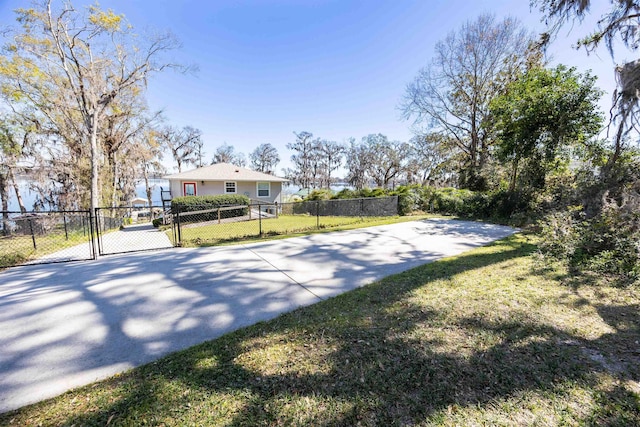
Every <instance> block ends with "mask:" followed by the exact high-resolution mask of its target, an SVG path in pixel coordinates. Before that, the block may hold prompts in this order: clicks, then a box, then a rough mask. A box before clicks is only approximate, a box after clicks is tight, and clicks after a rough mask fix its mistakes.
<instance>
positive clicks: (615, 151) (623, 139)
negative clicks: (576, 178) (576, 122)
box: [531, 0, 640, 176]
mask: <svg viewBox="0 0 640 427" xmlns="http://www.w3.org/2000/svg"><path fill="white" fill-rule="evenodd" d="M531 3H532V5H537V6H539V8H540V10H541V11H542V12H543V13H544V14H545V17H546V19H547V21H548V22H549V23H550V24H551V28H550V31H549V32H548V33H545V34H543V35H542V38H543V41H544V42H545V43H549V42H550V41H551V40H552V38H553V35H554V34H555V33H556V32H557V30H558V29H559V28H560V27H561V26H562V25H564V24H566V23H572V21H574V20H575V19H577V20H582V19H583V18H584V17H585V15H586V14H588V13H589V10H590V6H591V3H592V2H591V0H560V1H558V0H532V1H531ZM609 3H610V5H611V6H610V8H609V10H608V11H607V12H606V13H605V14H604V15H602V16H601V17H600V19H599V20H598V27H597V28H596V29H594V30H593V31H592V32H591V34H589V35H588V36H587V37H584V38H583V39H581V40H579V41H578V43H577V47H578V48H585V49H586V50H587V52H593V51H594V50H595V49H596V48H597V47H598V46H599V45H600V44H601V43H602V42H604V43H605V45H606V46H607V49H608V50H609V53H610V54H611V56H612V57H614V47H615V45H616V42H621V43H622V45H623V46H625V47H627V48H628V49H630V50H632V51H637V50H638V48H640V2H638V1H636V0H610V1H609ZM618 47H620V46H618ZM625 61H626V62H625V63H623V64H621V65H617V66H616V67H615V71H616V78H617V85H618V87H617V89H616V91H615V93H614V97H613V107H612V109H611V111H612V113H613V114H612V118H611V119H612V120H611V123H612V124H613V125H615V126H616V129H615V132H614V135H613V141H612V150H611V153H610V155H609V159H608V161H607V164H606V165H605V167H604V168H603V169H602V170H603V174H604V175H605V176H606V175H608V174H609V172H610V171H611V170H612V169H613V168H614V166H615V165H616V164H617V162H618V160H620V159H621V158H622V154H623V151H625V150H626V149H627V148H628V144H627V143H628V141H629V140H630V139H631V140H637V139H638V138H637V134H638V132H640V59H636V60H632V61H628V60H625ZM631 132H634V133H635V137H634V138H629V134H630V133H631Z"/></svg>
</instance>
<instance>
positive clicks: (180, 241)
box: [176, 208, 182, 245]
mask: <svg viewBox="0 0 640 427" xmlns="http://www.w3.org/2000/svg"><path fill="white" fill-rule="evenodd" d="M176 210H177V212H176V218H178V220H177V221H176V223H177V224H178V241H177V244H179V245H182V230H180V208H177V209H176Z"/></svg>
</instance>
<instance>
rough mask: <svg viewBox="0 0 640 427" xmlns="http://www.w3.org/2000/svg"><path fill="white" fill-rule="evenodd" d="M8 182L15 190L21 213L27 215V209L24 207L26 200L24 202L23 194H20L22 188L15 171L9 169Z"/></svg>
mask: <svg viewBox="0 0 640 427" xmlns="http://www.w3.org/2000/svg"><path fill="white" fill-rule="evenodd" d="M7 181H8V182H11V185H12V186H13V190H14V191H15V193H16V199H17V200H18V206H20V212H22V213H27V208H26V207H25V206H24V200H22V194H21V193H20V187H18V182H17V181H16V177H15V175H14V174H13V169H11V168H9V171H8V172H7Z"/></svg>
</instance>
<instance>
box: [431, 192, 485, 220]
mask: <svg viewBox="0 0 640 427" xmlns="http://www.w3.org/2000/svg"><path fill="white" fill-rule="evenodd" d="M473 194H474V193H473V192H472V191H471V190H458V189H456V188H442V189H437V190H435V191H434V192H433V195H432V197H431V202H432V206H433V209H434V211H436V212H438V213H443V214H449V215H467V214H468V212H467V211H466V210H467V209H466V207H465V204H466V203H467V201H469V200H470V199H471V198H472V197H473Z"/></svg>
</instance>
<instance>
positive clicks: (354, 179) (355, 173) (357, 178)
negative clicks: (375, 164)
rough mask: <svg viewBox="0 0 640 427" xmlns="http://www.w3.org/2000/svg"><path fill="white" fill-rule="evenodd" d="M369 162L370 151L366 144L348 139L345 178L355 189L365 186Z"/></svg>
mask: <svg viewBox="0 0 640 427" xmlns="http://www.w3.org/2000/svg"><path fill="white" fill-rule="evenodd" d="M370 162H371V153H370V152H369V150H368V149H367V146H366V145H365V144H362V143H358V142H356V140H355V138H350V139H349V145H348V147H347V149H346V153H345V163H346V167H347V171H348V172H347V176H346V180H347V182H348V183H349V184H351V185H352V186H353V187H354V188H355V189H356V190H362V189H363V188H365V187H366V186H367V182H368V176H367V170H369V167H370V166H369V165H370Z"/></svg>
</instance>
